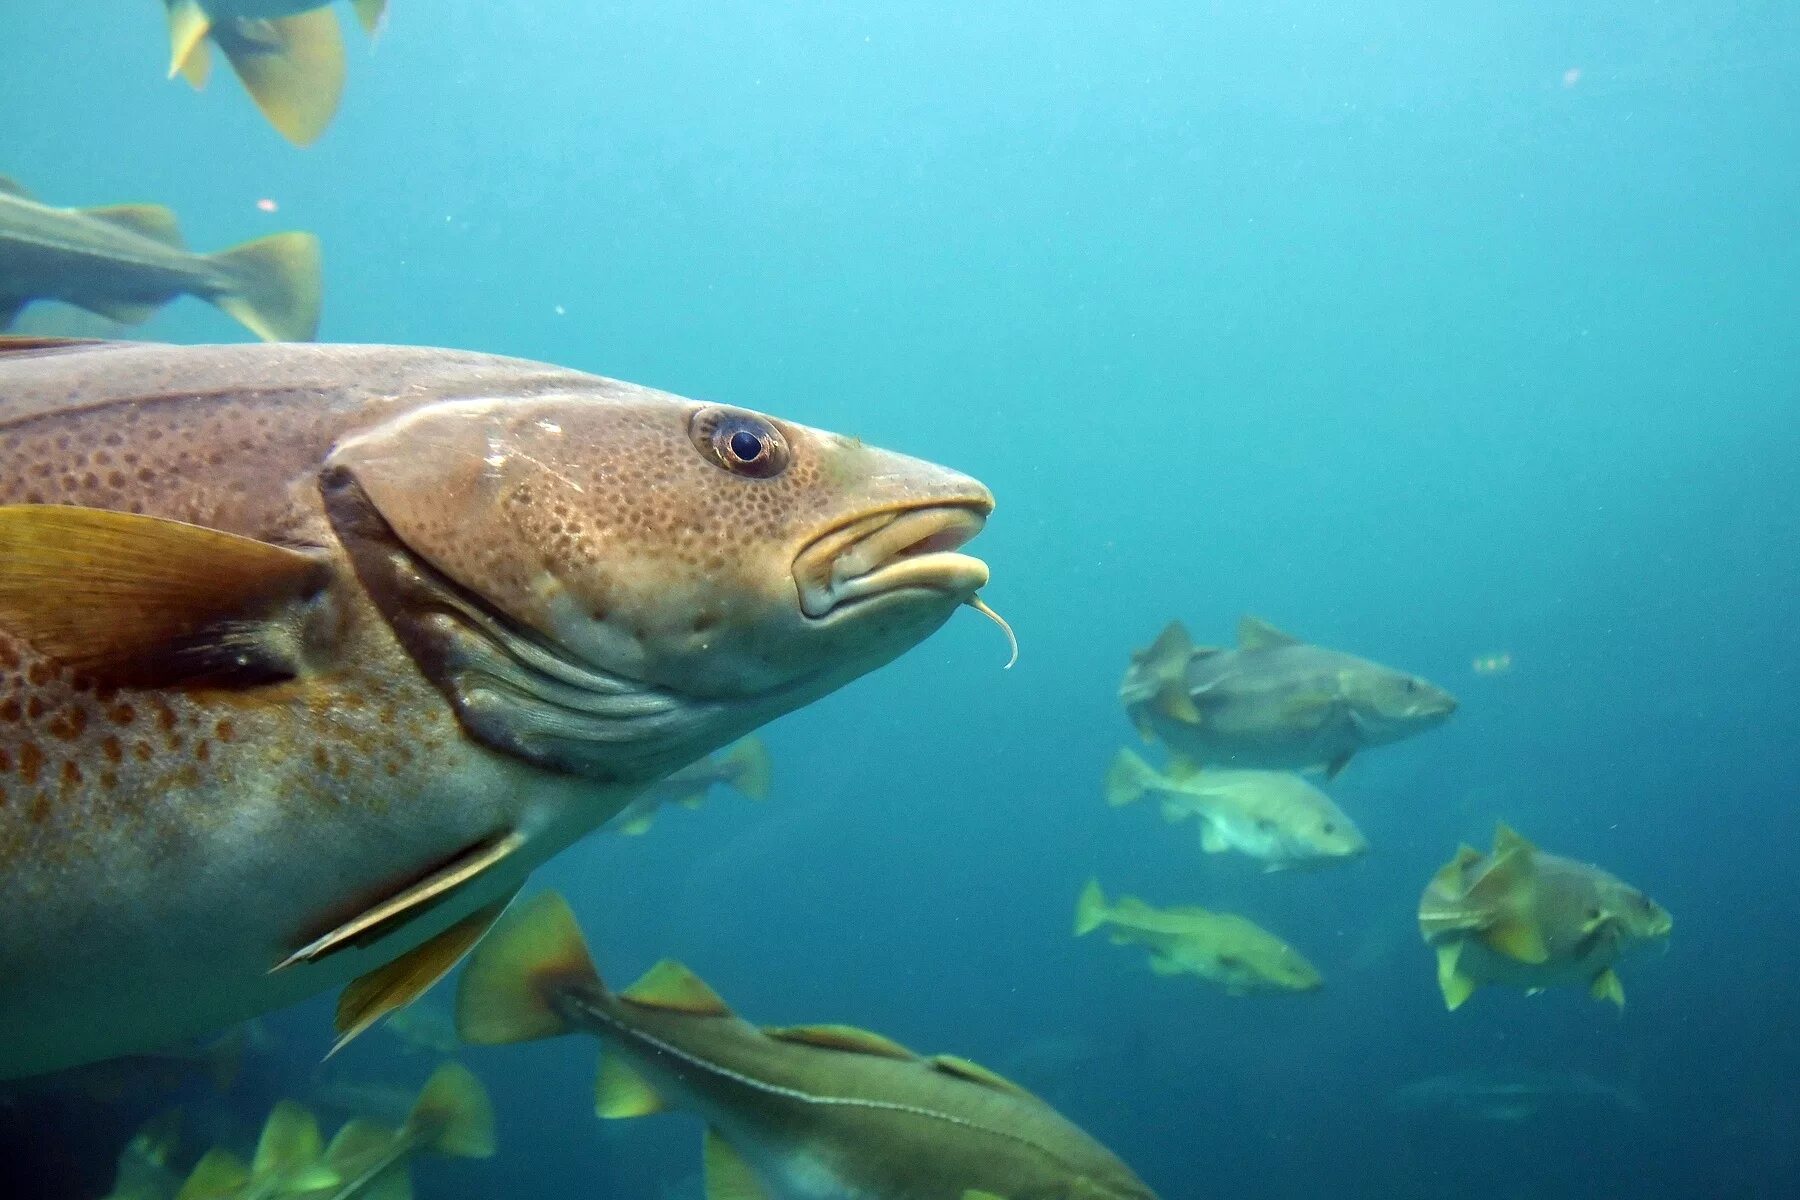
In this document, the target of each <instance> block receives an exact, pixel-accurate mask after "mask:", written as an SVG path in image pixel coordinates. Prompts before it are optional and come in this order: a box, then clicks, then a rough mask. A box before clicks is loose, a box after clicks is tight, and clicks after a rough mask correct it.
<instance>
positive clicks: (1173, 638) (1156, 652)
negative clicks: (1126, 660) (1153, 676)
mask: <svg viewBox="0 0 1800 1200" xmlns="http://www.w3.org/2000/svg"><path fill="white" fill-rule="evenodd" d="M1193 652H1194V639H1193V638H1191V637H1189V636H1188V631H1187V626H1185V625H1183V624H1182V623H1181V622H1180V621H1170V622H1169V623H1168V624H1167V625H1165V626H1163V631H1162V632H1161V633H1159V634H1157V635H1156V640H1155V641H1154V642H1151V643H1150V645H1149V647H1148V648H1146V649H1144V650H1141V651H1139V652H1138V653H1137V654H1135V655H1133V656H1132V657H1133V658H1135V659H1136V660H1137V661H1138V662H1140V663H1142V664H1143V665H1145V666H1147V667H1150V668H1152V669H1155V668H1156V667H1157V666H1159V665H1160V664H1179V665H1180V666H1186V665H1187V660H1188V658H1189V657H1190V656H1191V655H1192V654H1193Z"/></svg>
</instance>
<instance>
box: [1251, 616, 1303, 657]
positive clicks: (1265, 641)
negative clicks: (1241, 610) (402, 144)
mask: <svg viewBox="0 0 1800 1200" xmlns="http://www.w3.org/2000/svg"><path fill="white" fill-rule="evenodd" d="M1305 644H1306V643H1305V642H1303V641H1301V640H1300V639H1299V638H1297V637H1295V636H1294V635H1293V634H1291V633H1285V632H1283V631H1282V630H1279V629H1277V628H1275V626H1273V625H1271V624H1269V623H1268V622H1267V621H1265V620H1263V619H1262V618H1261V617H1253V616H1251V615H1250V614H1249V613H1245V614H1244V616H1243V617H1241V618H1240V619H1239V620H1238V649H1240V650H1274V649H1276V648H1278V647H1281V646H1304V645H1305Z"/></svg>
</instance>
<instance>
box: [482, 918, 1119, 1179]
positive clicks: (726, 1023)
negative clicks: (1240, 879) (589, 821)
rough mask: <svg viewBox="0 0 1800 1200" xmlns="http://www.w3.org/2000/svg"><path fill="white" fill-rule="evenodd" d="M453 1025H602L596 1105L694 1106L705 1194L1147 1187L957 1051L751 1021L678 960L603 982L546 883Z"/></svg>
mask: <svg viewBox="0 0 1800 1200" xmlns="http://www.w3.org/2000/svg"><path fill="white" fill-rule="evenodd" d="M457 1027H458V1029H459V1031H460V1032H461V1033H462V1036H463V1038H464V1039H465V1040H466V1041H469V1042H472V1043H476V1044H492V1043H500V1042H520V1041H529V1040H532V1039H535V1038H545V1037H554V1036H557V1035H559V1034H565V1033H586V1034H589V1035H591V1036H593V1037H596V1038H598V1039H599V1040H600V1041H601V1042H602V1043H603V1045H604V1047H605V1049H606V1051H607V1053H606V1055H605V1059H604V1062H603V1064H602V1067H601V1071H600V1082H599V1088H598V1093H599V1097H598V1105H597V1111H598V1113H599V1115H600V1116H602V1117H636V1116H643V1115H646V1114H649V1113H652V1112H656V1111H659V1110H661V1109H663V1108H666V1107H672V1106H673V1107H680V1108H684V1109H688V1110H690V1111H692V1112H694V1113H695V1114H697V1115H698V1116H699V1117H701V1119H703V1120H704V1121H705V1122H706V1124H707V1135H706V1152H705V1158H706V1194H707V1196H708V1200H763V1198H768V1197H775V1196H781V1197H787V1196H819V1197H825V1196H860V1197H867V1198H869V1200H995V1198H1002V1200H1027V1198H1030V1200H1152V1193H1151V1191H1150V1189H1149V1188H1148V1187H1146V1186H1145V1185H1144V1184H1143V1183H1142V1182H1141V1181H1140V1180H1139V1179H1138V1178H1137V1176H1135V1175H1133V1174H1132V1173H1131V1170H1130V1169H1129V1168H1128V1167H1126V1166H1125V1164H1124V1163H1122V1162H1120V1161H1119V1160H1118V1159H1117V1158H1116V1157H1114V1156H1113V1154H1112V1153H1111V1152H1110V1151H1108V1150H1107V1149H1106V1148H1105V1147H1104V1146H1102V1145H1100V1144H1099V1143H1098V1142H1096V1141H1094V1139H1093V1138H1091V1137H1089V1136H1088V1135H1087V1134H1085V1133H1083V1132H1082V1131H1081V1130H1080V1129H1078V1128H1076V1127H1075V1126H1074V1125H1072V1124H1070V1123H1069V1122H1068V1121H1066V1120H1064V1119H1063V1118H1062V1117H1061V1116H1059V1115H1057V1113H1056V1112H1055V1111H1053V1110H1052V1109H1051V1108H1050V1107H1049V1106H1048V1105H1046V1104H1045V1103H1044V1102H1043V1101H1041V1100H1039V1099H1037V1098H1036V1097H1034V1096H1032V1095H1031V1094H1029V1093H1028V1092H1026V1091H1024V1090H1023V1089H1022V1088H1019V1087H1018V1086H1016V1085H1014V1084H1011V1083H1009V1082H1007V1081H1006V1080H1004V1079H1002V1078H1000V1077H999V1076H998V1075H995V1074H994V1073H993V1072H991V1071H988V1070H986V1069H984V1068H982V1067H979V1066H976V1065H975V1064H974V1063H971V1062H968V1061H966V1060H964V1059H960V1058H953V1057H950V1056H947V1055H939V1056H937V1057H934V1058H922V1057H919V1056H918V1055H915V1054H913V1053H912V1052H910V1051H908V1050H906V1049H904V1048H902V1047H901V1046H899V1045H896V1044H895V1043H894V1042H891V1041H889V1040H888V1039H886V1038H884V1037H882V1036H880V1035H879V1034H874V1033H869V1032H866V1031H864V1030H860V1029H854V1028H850V1027H848V1026H843V1025H809V1026H800V1027H796V1028H788V1029H759V1028H757V1027H756V1026H755V1025H751V1024H750V1023H748V1022H746V1021H744V1020H742V1019H740V1018H738V1017H737V1016H735V1015H733V1014H732V1012H731V1010H730V1009H729V1008H727V1007H726V1006H725V1003H724V1001H722V1000H720V999H719V997H718V996H716V995H715V994H714V993H713V992H712V990H711V989H710V988H708V987H707V986H706V984H704V983H702V982H701V981H700V980H699V979H698V978H697V977H696V976H694V975H693V974H692V973H691V972H689V971H688V970H687V969H686V968H684V967H682V966H680V965H678V964H676V963H673V962H667V961H665V962H663V963H660V964H658V965H657V966H656V967H655V968H653V969H652V970H651V971H650V973H649V974H647V975H645V976H644V978H643V979H641V980H639V981H638V982H637V983H636V984H634V985H632V986H631V987H630V988H628V989H626V990H625V991H623V992H620V993H617V994H614V993H613V992H611V991H609V990H607V988H606V987H605V986H604V985H603V984H602V983H601V982H600V978H599V976H598V975H597V974H596V973H595V970H594V964H593V960H592V959H591V958H590V957H589V955H588V951H587V947H586V945H585V944H583V942H582V938H581V931H580V929H578V928H577V927H576V924H575V918H574V915H573V914H572V913H571V912H570V911H569V908H568V905H567V904H566V903H564V902H563V900H562V898H561V897H560V896H557V895H556V894H555V893H546V894H544V895H542V896H538V897H535V898H534V899H533V900H532V901H531V902H530V903H529V904H526V905H523V906H522V907H520V908H518V909H516V910H515V911H514V912H512V913H509V914H508V915H507V916H506V917H505V918H503V920H502V921H501V923H500V925H499V926H498V927H497V928H496V929H495V930H494V932H493V934H492V935H491V936H490V937H489V938H488V939H487V941H486V942H485V943H484V944H483V945H481V946H480V947H478V948H477V950H476V953H475V954H474V955H473V956H472V957H471V958H470V960H469V966H468V969H467V970H466V971H464V973H463V975H462V978H461V980H460V981H459V990H458V994H457Z"/></svg>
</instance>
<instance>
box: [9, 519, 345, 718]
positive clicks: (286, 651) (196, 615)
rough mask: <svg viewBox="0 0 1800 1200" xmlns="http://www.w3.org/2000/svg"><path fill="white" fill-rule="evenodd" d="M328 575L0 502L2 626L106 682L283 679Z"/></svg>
mask: <svg viewBox="0 0 1800 1200" xmlns="http://www.w3.org/2000/svg"><path fill="white" fill-rule="evenodd" d="M330 578H331V570H330V567H329V566H327V565H326V563H325V561H324V560H323V559H322V558H321V557H319V556H317V555H314V554H309V553H305V552H303V551H299V550H290V549H288V548H286V547H283V546H275V545H271V544H269V543H268V542H259V541H257V540H255V539H254V538H247V537H239V536H237V535H236V534H231V533H224V532H221V531H220V530H217V529H207V528H203V527H201V526H199V525H188V524H185V523H183V522H181V521H166V520H163V519H161V518H159V517H145V516H138V515H135V514H132V513H120V512H109V511H106V510H104V509H97V508H77V507H72V506H65V505H56V504H10V505H3V506H0V625H5V626H6V627H7V628H9V629H11V630H12V631H13V632H14V633H15V634H17V635H18V636H19V637H20V638H22V639H23V640H25V641H26V642H28V643H30V644H31V645H32V646H34V647H36V648H37V649H38V650H39V651H40V652H42V653H43V654H45V655H47V656H49V657H50V658H53V659H55V660H56V661H58V662H60V663H62V664H63V665H64V666H66V667H69V668H72V669H73V670H76V671H78V672H81V673H83V674H85V675H88V676H90V677H92V678H93V679H95V680H96V681H97V682H99V683H103V684H110V685H113V686H119V687H166V686H175V685H179V684H184V683H194V682H200V681H206V682H212V683H220V684H254V683H263V682H268V681H270V680H275V679H285V678H291V677H293V676H294V675H296V674H298V673H299V670H300V661H299V660H300V642H301V630H300V628H299V625H300V620H301V616H302V609H303V608H304V606H305V605H306V603H307V602H308V601H310V600H311V599H312V598H313V597H315V596H316V595H317V594H318V593H319V592H320V591H321V590H322V589H323V588H324V587H325V586H326V584H327V583H328V582H329V580H330Z"/></svg>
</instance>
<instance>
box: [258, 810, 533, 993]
mask: <svg viewBox="0 0 1800 1200" xmlns="http://www.w3.org/2000/svg"><path fill="white" fill-rule="evenodd" d="M524 844H525V835H524V834H522V833H518V832H516V831H515V832H512V833H507V834H504V835H502V836H500V837H497V838H494V839H491V840H489V841H486V842H481V843H479V844H477V845H475V846H472V847H470V848H469V849H468V850H466V851H464V852H463V853H462V854H461V855H459V856H458V857H457V858H455V859H453V860H452V861H451V862H449V863H448V864H446V865H445V866H442V867H440V868H438V869H437V870H435V871H433V872H432V873H431V874H429V875H427V876H425V878H423V879H421V880H419V881H418V882H417V883H415V884H413V885H412V886H410V887H408V888H406V889H404V890H403V891H401V892H399V893H398V894H396V895H394V896H391V897H389V898H388V899H386V900H383V901H381V902H380V903H379V904H376V905H375V906H373V907H372V908H369V909H366V910H364V911H363V912H361V913H358V914H357V915H356V916H354V917H352V918H350V920H348V921H346V922H344V923H343V924H342V925H339V926H338V927H337V928H336V929H333V930H331V931H330V932H329V933H325V934H323V935H321V936H319V937H317V938H314V939H313V940H312V941H310V942H308V943H307V944H306V945H304V946H302V947H300V949H298V950H296V951H294V952H293V953H292V954H290V955H288V956H287V957H286V958H284V959H282V960H281V962H279V963H277V964H276V965H275V966H274V967H272V968H271V969H270V973H271V974H273V973H274V972H275V971H279V970H281V969H283V968H284V967H290V966H292V965H294V964H295V963H298V962H318V961H319V960H320V959H322V958H329V957H330V956H331V955H333V954H336V953H337V952H338V951H340V950H347V949H349V948H351V947H353V946H366V945H369V944H370V943H372V942H378V941H380V940H381V939H382V938H384V937H386V936H387V935H388V934H389V933H391V932H393V931H394V930H395V929H397V928H399V927H400V926H402V925H404V924H406V923H407V922H408V921H412V920H414V919H416V918H418V917H420V916H422V915H424V914H425V913H427V912H430V911H431V910H432V909H433V908H436V907H437V906H438V905H439V904H440V903H442V902H443V901H444V899H445V898H446V897H448V896H449V895H450V894H451V893H452V892H454V891H456V889H458V888H460V887H462V886H463V885H464V884H466V883H468V882H469V881H470V880H472V879H475V878H476V877H477V876H479V875H480V874H481V873H482V872H484V871H486V870H487V869H488V868H490V867H492V866H494V865H495V864H497V863H499V862H500V861H502V860H503V859H505V858H506V857H507V856H508V855H510V854H511V853H512V852H513V851H515V850H517V849H518V848H519V847H520V846H523V845H524Z"/></svg>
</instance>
